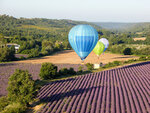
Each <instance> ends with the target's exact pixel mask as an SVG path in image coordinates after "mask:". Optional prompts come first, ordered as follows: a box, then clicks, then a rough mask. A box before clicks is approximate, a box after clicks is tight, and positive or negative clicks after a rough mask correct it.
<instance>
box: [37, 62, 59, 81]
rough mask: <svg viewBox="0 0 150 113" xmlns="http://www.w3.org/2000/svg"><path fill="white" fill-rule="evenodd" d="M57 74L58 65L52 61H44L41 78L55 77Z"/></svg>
mask: <svg viewBox="0 0 150 113" xmlns="http://www.w3.org/2000/svg"><path fill="white" fill-rule="evenodd" d="M56 75H57V66H55V65H54V64H52V63H43V64H42V67H41V70H40V74H39V76H40V78H41V79H43V80H46V79H54V78H56Z"/></svg>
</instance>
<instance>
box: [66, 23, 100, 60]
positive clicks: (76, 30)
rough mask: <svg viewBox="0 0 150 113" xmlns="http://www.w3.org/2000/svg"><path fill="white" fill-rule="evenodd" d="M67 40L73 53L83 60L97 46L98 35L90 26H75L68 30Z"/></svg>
mask: <svg viewBox="0 0 150 113" xmlns="http://www.w3.org/2000/svg"><path fill="white" fill-rule="evenodd" d="M68 39H69V43H70V45H71V46H72V48H73V49H74V51H75V52H76V53H77V54H78V56H79V57H80V58H81V60H84V59H85V58H86V57H87V56H88V55H89V54H90V53H91V51H92V50H93V49H94V47H95V45H96V44H97V41H98V33H97V31H96V29H94V28H93V27H92V26H90V25H77V26H74V27H73V28H72V29H71V30H70V32H69V35H68Z"/></svg>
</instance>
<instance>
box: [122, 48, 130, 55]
mask: <svg viewBox="0 0 150 113" xmlns="http://www.w3.org/2000/svg"><path fill="white" fill-rule="evenodd" d="M123 54H124V55H131V54H132V52H131V48H125V49H124V50H123Z"/></svg>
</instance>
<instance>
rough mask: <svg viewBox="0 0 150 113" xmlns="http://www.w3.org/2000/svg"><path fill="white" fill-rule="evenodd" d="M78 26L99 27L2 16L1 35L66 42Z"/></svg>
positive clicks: (76, 22)
mask: <svg viewBox="0 0 150 113" xmlns="http://www.w3.org/2000/svg"><path fill="white" fill-rule="evenodd" d="M77 24H90V25H92V26H93V27H95V28H96V29H99V28H100V27H98V26H97V25H94V24H92V23H88V22H82V21H72V20H56V19H45V18H32V19H28V18H19V19H17V18H14V17H12V16H7V15H1V16H0V33H1V34H3V35H4V36H8V37H16V39H17V38H28V39H40V40H42V39H52V40H64V39H65V40H66V39H67V34H68V31H69V30H70V28H71V27H73V26H74V25H77Z"/></svg>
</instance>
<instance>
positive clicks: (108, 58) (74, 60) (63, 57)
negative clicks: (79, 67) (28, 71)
mask: <svg viewBox="0 0 150 113" xmlns="http://www.w3.org/2000/svg"><path fill="white" fill-rule="evenodd" d="M137 58H138V57H137V56H131V55H119V54H112V53H104V54H101V55H100V57H99V58H98V57H97V56H96V55H95V54H94V52H91V53H90V55H89V56H88V57H87V58H86V59H85V60H84V63H93V64H94V63H98V64H99V63H100V62H102V63H104V64H105V63H108V62H113V61H116V60H117V61H125V60H129V59H137ZM17 62H18V63H43V62H51V63H54V64H81V63H82V61H81V59H80V58H79V56H78V55H77V54H76V53H75V52H74V51H73V50H65V51H62V52H58V53H56V54H54V55H51V56H45V57H42V58H37V59H31V60H24V61H17Z"/></svg>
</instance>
